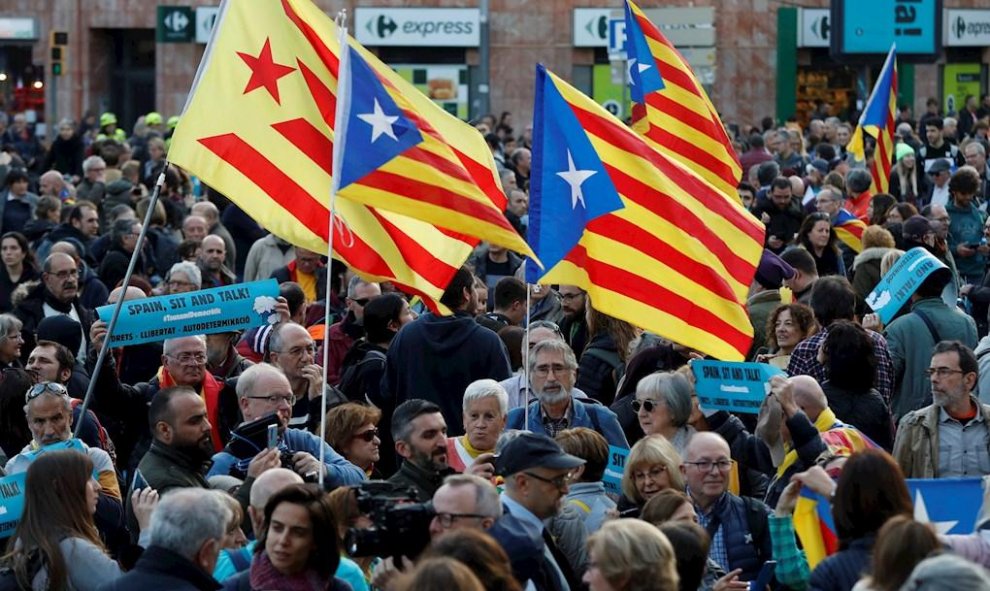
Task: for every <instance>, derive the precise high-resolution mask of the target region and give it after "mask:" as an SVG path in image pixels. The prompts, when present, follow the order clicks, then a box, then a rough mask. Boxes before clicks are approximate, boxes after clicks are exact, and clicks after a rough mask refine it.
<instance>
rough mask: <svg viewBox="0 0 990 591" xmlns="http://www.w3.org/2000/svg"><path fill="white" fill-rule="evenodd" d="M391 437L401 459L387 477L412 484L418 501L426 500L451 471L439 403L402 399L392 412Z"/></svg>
mask: <svg viewBox="0 0 990 591" xmlns="http://www.w3.org/2000/svg"><path fill="white" fill-rule="evenodd" d="M392 438H393V439H395V451H396V453H398V454H399V455H400V456H402V460H403V461H402V466H401V467H400V468H399V471H398V472H396V473H395V474H394V475H393V476H392V477H391V478H389V479H388V481H389V482H391V483H392V484H397V485H401V486H408V487H410V488H412V489H413V490H415V491H416V495H417V496H418V497H419V500H420V502H424V503H425V502H427V501H429V500H430V499H432V498H433V493H435V492H437V489H438V488H440V485H442V484H443V479H444V478H446V477H447V476H449V475H451V474H453V473H454V470H452V469H451V468H450V466H449V465H448V463H447V425H446V423H445V422H444V420H443V415H442V414H440V407H438V406H437V405H436V404H433V403H432V402H427V401H426V400H418V399H415V398H414V399H413V400H407V401H406V402H403V403H402V404H400V405H399V406H398V408H396V409H395V413H394V414H393V415H392Z"/></svg>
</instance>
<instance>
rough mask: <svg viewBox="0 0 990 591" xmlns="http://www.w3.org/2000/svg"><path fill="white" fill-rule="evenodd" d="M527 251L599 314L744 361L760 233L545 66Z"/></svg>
mask: <svg viewBox="0 0 990 591" xmlns="http://www.w3.org/2000/svg"><path fill="white" fill-rule="evenodd" d="M533 112H534V118H533V122H534V123H533V167H532V176H531V183H530V187H531V194H530V210H529V218H530V224H529V241H530V244H531V245H532V246H533V249H534V250H535V251H536V253H537V255H539V257H540V259H541V260H542V261H543V263H544V264H545V265H546V269H547V270H546V272H545V273H541V272H540V270H539V269H537V268H536V267H535V266H533V265H532V264H530V263H527V269H526V274H527V279H528V280H529V281H530V282H531V283H537V282H539V283H566V284H571V285H579V286H581V287H583V288H584V289H586V290H587V291H588V293H589V294H590V295H591V298H592V301H593V302H594V306H595V308H596V309H599V310H601V311H602V312H604V313H606V314H609V315H612V316H615V317H617V318H620V319H622V320H626V321H628V322H631V323H632V324H634V325H636V326H639V327H642V328H644V329H646V330H649V331H651V332H655V333H656V334H659V335H660V336H663V337H666V338H669V339H671V340H672V341H674V342H677V343H680V344H682V345H684V346H687V347H690V348H692V349H697V350H699V351H702V352H704V353H706V354H708V355H711V356H713V357H715V358H717V359H725V360H732V361H741V360H743V359H744V358H745V356H746V353H747V351H748V350H749V346H750V342H751V341H752V338H753V327H752V325H751V323H750V321H749V316H748V315H747V313H746V307H745V302H746V294H747V292H748V290H749V286H750V283H752V281H753V276H754V274H755V272H756V266H757V264H758V263H759V261H760V257H761V256H762V254H763V236H764V228H763V224H761V223H760V222H759V220H757V219H756V218H755V217H753V216H752V215H751V214H750V213H749V212H747V211H746V210H745V209H744V208H743V206H742V204H741V203H739V202H738V200H737V199H733V198H730V197H729V196H728V195H725V194H723V193H721V192H719V191H717V190H716V189H715V188H714V187H712V186H711V185H709V184H708V183H706V182H704V181H703V180H701V179H699V178H698V177H697V176H696V175H694V174H693V173H691V171H689V170H687V169H686V168H684V167H682V166H681V165H679V164H677V163H676V162H674V161H673V160H671V159H669V158H668V157H667V156H665V155H663V154H662V153H660V152H658V151H657V150H655V149H653V148H652V147H651V146H650V145H649V144H648V143H647V142H646V141H645V140H644V139H643V138H642V137H641V136H639V135H637V134H636V133H635V132H634V131H632V130H631V129H629V128H628V127H627V126H625V125H624V124H623V123H622V122H621V121H619V120H618V119H616V118H615V117H613V116H612V115H611V114H610V113H609V112H608V111H606V110H605V109H604V108H603V107H601V106H600V105H598V104H597V103H595V102H594V101H592V100H591V99H590V98H588V97H586V96H585V95H583V94H581V93H580V92H579V91H578V90H576V89H575V88H573V87H572V86H570V85H568V84H567V83H566V82H564V81H563V80H561V79H560V78H558V77H557V76H555V75H554V74H552V73H550V72H548V71H547V70H546V69H545V68H543V66H539V67H538V68H537V79H536V105H535V107H534V110H533Z"/></svg>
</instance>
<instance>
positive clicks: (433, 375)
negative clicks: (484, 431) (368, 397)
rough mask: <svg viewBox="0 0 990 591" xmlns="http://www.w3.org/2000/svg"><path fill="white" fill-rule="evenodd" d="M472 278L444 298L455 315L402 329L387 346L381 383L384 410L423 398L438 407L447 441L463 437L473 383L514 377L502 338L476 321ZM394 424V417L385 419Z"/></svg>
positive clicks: (427, 317) (467, 274) (426, 318)
mask: <svg viewBox="0 0 990 591" xmlns="http://www.w3.org/2000/svg"><path fill="white" fill-rule="evenodd" d="M473 286H474V275H472V274H471V271H470V270H468V269H467V267H461V268H460V269H459V270H458V271H457V273H456V274H455V275H454V278H453V279H451V281H450V284H449V285H448V286H447V289H446V290H445V291H444V292H443V296H441V298H440V303H441V304H443V305H445V306H447V307H448V308H449V309H450V310H451V312H452V314H450V315H449V316H441V315H439V314H435V313H432V312H430V313H426V314H423V315H422V316H420V317H419V318H417V319H416V320H414V321H413V322H410V323H409V324H407V325H405V326H403V327H402V330H400V331H399V333H398V334H397V335H396V336H395V338H394V339H393V340H392V343H391V344H390V345H389V348H388V354H387V355H386V359H385V375H384V376H383V378H382V397H383V400H381V401H379V400H372V402H374V403H375V404H376V405H378V406H379V407H382V403H384V404H385V405H386V407H389V406H390V407H391V408H396V407H398V406H399V405H400V404H402V403H403V402H405V401H406V400H410V399H412V398H421V399H423V400H428V401H430V402H432V403H434V404H436V405H437V406H439V407H440V411H441V413H442V414H443V418H444V421H446V423H447V435H448V436H457V435H463V434H464V427H463V425H462V424H461V421H462V415H463V400H462V398H463V397H464V390H465V389H467V387H468V384H470V383H471V382H474V381H475V380H480V379H484V378H490V379H493V380H495V381H496V382H498V381H501V380H504V379H506V378H508V377H509V376H511V375H512V370H511V369H510V368H509V356H508V353H507V352H506V350H505V345H504V344H502V340H501V339H499V338H498V335H497V334H495V333H494V332H492V331H490V330H488V329H487V328H485V327H483V326H481V325H480V324H478V323H477V322H475V321H474V317H473V315H472V313H471V312H473V311H474V310H475V309H476V308H477V298H476V296H475V293H474V289H473ZM382 419H383V420H386V419H388V420H390V417H382Z"/></svg>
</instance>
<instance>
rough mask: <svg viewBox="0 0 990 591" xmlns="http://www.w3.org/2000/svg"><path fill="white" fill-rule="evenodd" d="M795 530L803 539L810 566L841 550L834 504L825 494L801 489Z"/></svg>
mask: <svg viewBox="0 0 990 591" xmlns="http://www.w3.org/2000/svg"><path fill="white" fill-rule="evenodd" d="M794 532H795V533H796V534H797V536H798V539H799V540H801V547H802V548H804V554H805V557H806V558H807V559H808V566H809V567H810V568H812V569H814V568H815V567H816V566H818V563H820V562H821V561H823V560H825V559H826V558H828V557H829V556H831V555H832V554H835V553H836V552H838V550H839V537H838V535H836V531H835V521H834V520H833V519H832V504H831V503H830V502H829V500H828V499H827V498H825V497H824V496H822V495H820V494H818V493H816V492H814V491H811V490H808V489H807V488H802V489H801V496H800V497H798V502H797V506H796V507H795V508H794Z"/></svg>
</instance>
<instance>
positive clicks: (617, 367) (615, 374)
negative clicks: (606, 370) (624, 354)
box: [584, 347, 626, 394]
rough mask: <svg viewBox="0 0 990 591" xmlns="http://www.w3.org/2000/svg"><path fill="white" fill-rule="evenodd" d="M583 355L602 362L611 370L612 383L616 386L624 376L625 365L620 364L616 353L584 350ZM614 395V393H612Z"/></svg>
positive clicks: (601, 350) (620, 361)
mask: <svg viewBox="0 0 990 591" xmlns="http://www.w3.org/2000/svg"><path fill="white" fill-rule="evenodd" d="M584 355H589V356H591V357H594V358H595V359H598V360H599V361H604V362H605V363H607V364H608V365H609V367H611V368H612V381H613V382H615V383H616V384H618V383H619V382H621V381H622V377H623V376H624V375H625V374H626V364H625V363H623V362H622V359H620V358H619V352H618V351H607V350H605V349H599V348H598V347H595V348H588V349H585V350H584ZM613 394H614V392H613Z"/></svg>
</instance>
